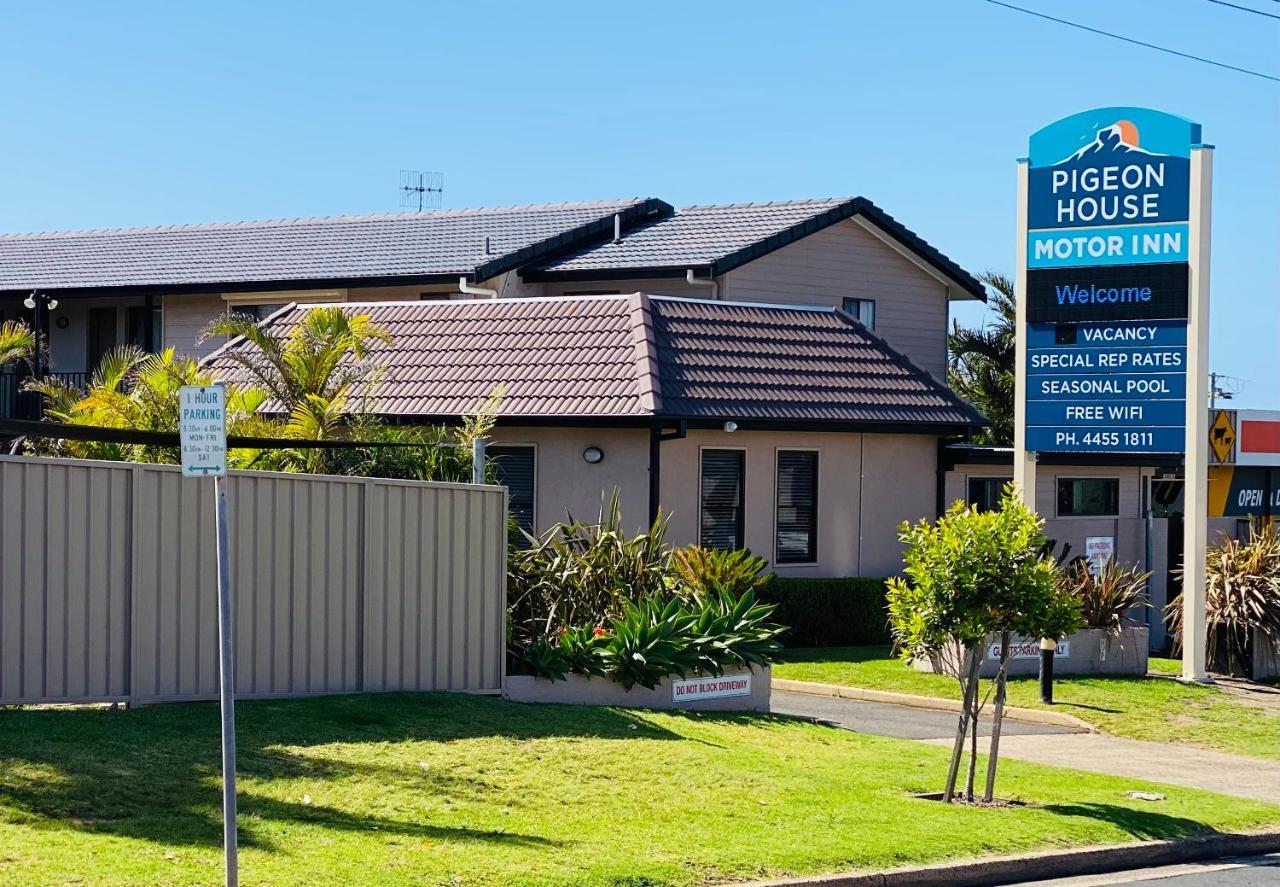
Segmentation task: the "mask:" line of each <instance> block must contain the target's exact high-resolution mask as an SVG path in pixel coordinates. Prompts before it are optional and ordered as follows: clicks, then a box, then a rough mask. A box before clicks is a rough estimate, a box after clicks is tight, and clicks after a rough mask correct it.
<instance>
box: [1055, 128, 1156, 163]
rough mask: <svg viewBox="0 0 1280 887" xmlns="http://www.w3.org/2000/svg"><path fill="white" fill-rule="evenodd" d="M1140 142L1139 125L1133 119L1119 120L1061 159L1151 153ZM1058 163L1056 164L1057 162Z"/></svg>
mask: <svg viewBox="0 0 1280 887" xmlns="http://www.w3.org/2000/svg"><path fill="white" fill-rule="evenodd" d="M1151 153H1152V152H1151V151H1148V150H1146V149H1145V148H1143V147H1141V146H1140V145H1139V144H1138V127H1136V126H1135V125H1134V124H1133V123H1132V122H1131V121H1128V120H1117V121H1116V122H1115V123H1113V124H1111V125H1110V126H1104V127H1103V128H1102V129H1100V130H1098V134H1097V135H1095V136H1094V137H1093V141H1092V142H1090V143H1089V144H1087V145H1085V146H1084V147H1083V148H1081V149H1080V150H1079V151H1077V152H1075V153H1074V154H1072V155H1071V156H1070V157H1067V158H1066V159H1064V160H1062V161H1059V162H1060V163H1067V162H1070V161H1072V160H1079V159H1081V158H1084V157H1092V156H1094V155H1097V154H1151ZM1055 165H1056V164H1055Z"/></svg>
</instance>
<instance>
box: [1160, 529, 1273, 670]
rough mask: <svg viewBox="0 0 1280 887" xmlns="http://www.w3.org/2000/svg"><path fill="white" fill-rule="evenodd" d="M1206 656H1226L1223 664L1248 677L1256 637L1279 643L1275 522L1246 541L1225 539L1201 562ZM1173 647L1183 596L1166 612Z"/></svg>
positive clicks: (1178, 634) (1179, 631) (1253, 531)
mask: <svg viewBox="0 0 1280 887" xmlns="http://www.w3.org/2000/svg"><path fill="white" fill-rule="evenodd" d="M1205 579H1206V584H1205V609H1206V612H1207V616H1208V621H1207V626H1206V627H1207V637H1206V642H1207V644H1208V652H1209V653H1210V655H1211V656H1212V654H1213V652H1214V651H1219V650H1220V651H1223V652H1224V653H1225V654H1226V657H1227V662H1226V663H1225V664H1226V666H1227V667H1228V668H1229V669H1231V670H1233V671H1235V672H1236V673H1238V674H1246V675H1247V674H1249V673H1250V672H1251V670H1252V669H1251V666H1252V663H1251V662H1250V657H1249V650H1250V642H1251V640H1252V636H1253V635H1254V633H1257V634H1259V635H1261V636H1262V637H1263V638H1266V639H1268V640H1270V641H1273V642H1274V641H1276V640H1280V534H1278V533H1277V531H1276V527H1275V525H1274V524H1268V525H1266V526H1263V527H1262V528H1259V527H1257V526H1252V527H1250V529H1249V541H1247V542H1239V541H1237V540H1235V539H1231V538H1225V539H1223V541H1222V544H1221V545H1215V546H1212V547H1210V548H1209V551H1208V555H1207V559H1206V564H1205ZM1165 621H1166V622H1168V624H1169V630H1170V632H1171V633H1172V634H1173V637H1174V643H1175V644H1177V643H1178V642H1179V641H1180V640H1181V638H1182V597H1181V596H1179V597H1177V598H1175V599H1174V600H1173V602H1172V603H1170V604H1169V606H1168V607H1166V608H1165Z"/></svg>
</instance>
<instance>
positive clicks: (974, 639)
mask: <svg viewBox="0 0 1280 887" xmlns="http://www.w3.org/2000/svg"><path fill="white" fill-rule="evenodd" d="M899 538H900V539H901V540H902V542H903V543H904V544H905V545H906V551H905V552H904V554H903V560H904V569H903V572H904V573H905V578H895V579H892V580H890V582H889V592H888V601H889V619H890V623H891V625H892V627H893V633H894V638H895V640H896V641H897V644H898V646H899V648H900V649H901V650H902V652H903V655H904V656H905V657H908V658H929V659H932V660H933V661H935V662H939V663H940V664H941V665H942V666H943V668H944V670H946V671H948V672H949V673H950V674H952V675H953V676H954V677H955V678H956V679H957V680H958V681H959V683H960V690H961V698H962V699H963V706H962V710H961V714H960V718H959V722H958V723H957V725H956V739H955V743H954V745H953V747H952V752H951V763H950V766H949V768H948V770H947V781H946V787H945V789H944V791H943V800H946V801H951V800H952V799H953V797H954V796H955V790H956V783H957V781H958V777H959V771H960V764H961V762H962V758H963V756H964V746H965V739H966V737H967V738H969V739H970V751H969V766H968V777H967V780H966V789H965V797H966V798H967V799H968V800H973V798H974V782H975V779H976V771H977V752H978V749H977V743H978V729H977V726H978V716H979V714H980V713H981V710H982V707H983V705H984V704H985V700H980V698H979V697H980V686H979V683H980V682H979V672H980V669H981V666H982V660H983V654H984V650H985V647H986V645H987V643H988V638H990V637H992V636H993V635H994V636H996V637H998V638H999V640H1000V649H1001V656H1000V666H999V669H998V671H997V674H996V679H995V691H996V715H995V720H994V724H993V731H992V748H991V755H990V761H989V764H988V772H987V790H986V792H985V798H986V800H988V801H989V800H991V799H992V797H993V793H994V790H995V774H996V764H997V761H998V758H999V741H1000V739H999V729H1000V727H999V725H1000V720H1001V718H1002V717H1003V709H1004V699H1005V673H1006V666H1007V663H1008V657H1009V649H1010V643H1011V640H1012V638H1013V637H1014V636H1022V637H1035V638H1039V637H1044V636H1048V637H1060V636H1062V635H1064V634H1067V633H1069V632H1070V631H1073V630H1075V627H1076V626H1077V625H1078V623H1079V602H1078V601H1077V600H1075V599H1074V598H1073V597H1072V596H1070V595H1069V594H1068V593H1066V592H1063V591H1060V590H1059V588H1058V583H1057V582H1056V575H1057V565H1056V563H1055V562H1054V561H1053V560H1052V559H1050V558H1048V557H1046V556H1044V554H1043V551H1044V550H1045V549H1046V544H1045V542H1046V540H1045V537H1044V533H1043V522H1042V521H1041V520H1040V519H1039V518H1038V517H1037V516H1036V515H1035V513H1034V512H1032V511H1031V510H1030V509H1028V508H1027V507H1026V505H1024V504H1023V502H1022V500H1021V498H1020V497H1019V496H1018V495H1017V490H1016V488H1015V487H1014V486H1013V485H1012V484H1010V485H1009V486H1008V487H1007V488H1006V489H1005V494H1004V498H1003V499H1002V500H1001V503H1000V508H999V509H997V510H995V511H988V512H982V511H978V510H977V509H975V508H970V507H967V506H966V505H965V504H964V503H962V502H956V503H955V504H954V505H952V506H951V508H950V509H948V511H947V513H946V514H944V515H943V516H942V517H941V518H939V519H938V520H937V521H936V522H934V523H929V522H927V521H920V522H919V523H917V524H915V525H914V526H913V525H910V524H903V525H902V528H901V530H900V532H899Z"/></svg>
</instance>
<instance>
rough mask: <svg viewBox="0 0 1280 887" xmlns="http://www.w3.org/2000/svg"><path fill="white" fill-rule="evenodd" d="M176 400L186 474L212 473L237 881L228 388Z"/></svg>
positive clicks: (232, 880)
mask: <svg viewBox="0 0 1280 887" xmlns="http://www.w3.org/2000/svg"><path fill="white" fill-rule="evenodd" d="M178 402H179V422H178V432H179V438H180V441H181V446H182V474H183V476H184V477H196V478H200V477H208V478H212V479H213V497H214V525H215V531H214V532H215V535H216V537H217V540H216V541H217V550H218V677H219V685H218V699H219V702H220V704H221V708H222V843H223V852H224V855H225V873H226V874H225V884H226V887H236V885H237V884H238V883H239V880H240V876H239V867H238V864H237V845H238V842H237V839H236V712H235V671H236V668H235V645H234V643H233V628H234V619H233V618H232V613H231V541H230V532H229V530H228V521H227V392H226V389H225V388H224V387H223V386H221V385H184V386H182V388H181V389H180V390H179V393H178Z"/></svg>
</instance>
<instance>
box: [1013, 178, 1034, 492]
mask: <svg viewBox="0 0 1280 887" xmlns="http://www.w3.org/2000/svg"><path fill="white" fill-rule="evenodd" d="M1030 165H1031V161H1029V160H1027V159H1026V158H1023V159H1021V160H1019V161H1018V211H1017V212H1018V242H1017V245H1016V246H1015V247H1014V256H1015V257H1016V264H1015V270H1014V277H1013V296H1014V306H1015V313H1016V315H1015V324H1014V328H1015V331H1014V335H1015V336H1016V348H1017V350H1016V352H1015V354H1016V356H1015V358H1014V371H1013V482H1014V483H1016V484H1017V485H1018V488H1019V489H1020V490H1021V491H1022V501H1023V502H1025V503H1026V505H1027V507H1028V508H1030V509H1031V510H1032V511H1035V510H1036V454H1035V453H1029V452H1027V183H1028V176H1029V174H1030Z"/></svg>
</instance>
